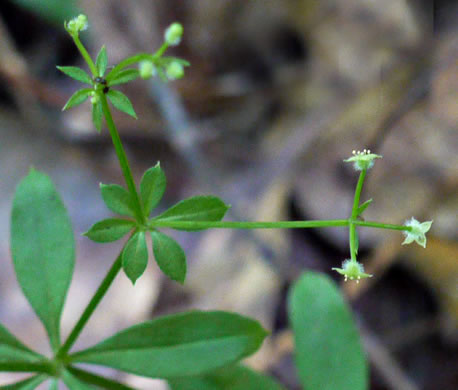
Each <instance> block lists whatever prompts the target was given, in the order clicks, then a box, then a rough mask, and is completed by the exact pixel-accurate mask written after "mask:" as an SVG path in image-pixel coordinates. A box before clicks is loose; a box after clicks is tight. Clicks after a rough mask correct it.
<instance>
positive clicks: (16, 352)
mask: <svg viewBox="0 0 458 390" xmlns="http://www.w3.org/2000/svg"><path fill="white" fill-rule="evenodd" d="M41 359H43V357H42V356H41V355H39V354H38V353H36V352H34V351H32V350H31V349H29V348H27V347H26V346H25V345H24V344H22V343H21V342H20V341H19V340H18V339H16V337H14V336H13V335H12V334H11V333H10V332H9V331H8V329H6V328H5V327H4V326H3V325H2V324H0V362H9V361H22V362H34V361H37V360H41Z"/></svg>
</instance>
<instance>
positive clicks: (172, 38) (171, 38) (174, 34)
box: [164, 22, 183, 46]
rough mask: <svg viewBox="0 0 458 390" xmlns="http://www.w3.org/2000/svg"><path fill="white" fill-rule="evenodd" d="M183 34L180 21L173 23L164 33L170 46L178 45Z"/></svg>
mask: <svg viewBox="0 0 458 390" xmlns="http://www.w3.org/2000/svg"><path fill="white" fill-rule="evenodd" d="M182 36H183V26H182V25H181V24H180V23H177V22H175V23H172V24H171V25H170V26H169V27H168V28H167V30H165V33H164V40H165V42H166V43H167V44H168V45H169V46H177V45H179V44H180V42H181V37H182Z"/></svg>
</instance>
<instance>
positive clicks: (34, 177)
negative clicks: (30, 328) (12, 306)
mask: <svg viewBox="0 0 458 390" xmlns="http://www.w3.org/2000/svg"><path fill="white" fill-rule="evenodd" d="M11 252H12V255H13V263H14V269H15V271H16V277H17V279H18V282H19V284H20V286H21V288H22V291H23V292H24V295H25V296H26V298H27V300H28V301H29V303H30V305H31V306H32V308H33V309H34V310H35V313H37V315H38V317H40V319H41V321H42V322H43V325H44V326H45V328H46V331H47V333H48V336H49V339H50V341H51V345H52V347H53V349H56V348H58V347H59V345H60V317H61V314H62V309H63V306H64V302H65V298H66V296H67V291H68V288H69V286H70V282H71V279H72V275H73V267H74V262H75V243H74V238H73V231H72V226H71V223H70V218H69V217H68V214H67V211H66V210H65V207H64V204H63V203H62V201H61V199H60V196H59V194H58V193H57V191H56V189H55V187H54V184H53V183H52V181H51V179H50V178H49V177H48V176H46V175H45V174H43V173H41V172H38V171H36V170H34V169H31V170H30V172H29V174H28V175H27V176H26V177H25V178H24V179H22V181H21V182H20V183H19V185H18V186H17V189H16V193H15V196H14V201H13V211H12V215H11Z"/></svg>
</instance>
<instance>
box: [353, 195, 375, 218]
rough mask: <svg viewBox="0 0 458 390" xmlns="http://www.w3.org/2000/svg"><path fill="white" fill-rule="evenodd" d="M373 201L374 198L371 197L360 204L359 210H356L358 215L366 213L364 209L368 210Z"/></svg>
mask: <svg viewBox="0 0 458 390" xmlns="http://www.w3.org/2000/svg"><path fill="white" fill-rule="evenodd" d="M371 203H372V199H369V200H366V201H365V202H364V203H362V204H360V205H359V207H358V210H357V211H356V216H357V217H359V216H360V215H361V214H362V213H364V210H366V209H367V208H368V207H369V205H370V204H371Z"/></svg>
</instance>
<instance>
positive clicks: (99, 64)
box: [95, 46, 108, 77]
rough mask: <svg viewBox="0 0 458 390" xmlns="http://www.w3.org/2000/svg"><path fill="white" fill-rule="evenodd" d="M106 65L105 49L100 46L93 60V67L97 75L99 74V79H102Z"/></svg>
mask: <svg viewBox="0 0 458 390" xmlns="http://www.w3.org/2000/svg"><path fill="white" fill-rule="evenodd" d="M107 65H108V56H107V49H106V48H105V46H102V48H101V49H100V51H99V54H97V58H96V60H95V67H96V68H97V73H98V74H99V76H100V77H103V75H104V74H105V71H106V70H107Z"/></svg>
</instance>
